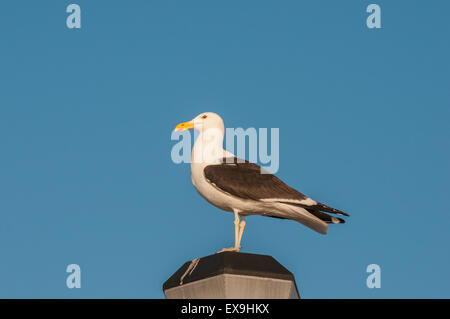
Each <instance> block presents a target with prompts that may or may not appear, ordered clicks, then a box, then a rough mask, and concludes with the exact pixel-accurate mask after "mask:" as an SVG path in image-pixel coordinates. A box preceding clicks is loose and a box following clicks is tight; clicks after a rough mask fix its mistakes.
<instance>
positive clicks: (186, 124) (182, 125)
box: [175, 121, 194, 132]
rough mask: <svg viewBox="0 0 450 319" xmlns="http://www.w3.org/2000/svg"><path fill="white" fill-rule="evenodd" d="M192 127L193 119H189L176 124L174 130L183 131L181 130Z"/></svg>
mask: <svg viewBox="0 0 450 319" xmlns="http://www.w3.org/2000/svg"><path fill="white" fill-rule="evenodd" d="M193 128H194V122H193V121H189V122H183V123H180V124H178V125H177V126H176V127H175V131H177V132H183V131H186V130H190V129H193Z"/></svg>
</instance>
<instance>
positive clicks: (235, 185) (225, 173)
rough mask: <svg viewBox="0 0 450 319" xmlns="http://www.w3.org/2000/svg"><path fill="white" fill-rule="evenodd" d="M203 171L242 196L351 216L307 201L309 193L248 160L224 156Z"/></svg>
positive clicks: (232, 193)
mask: <svg viewBox="0 0 450 319" xmlns="http://www.w3.org/2000/svg"><path fill="white" fill-rule="evenodd" d="M203 172H204V175H205V178H206V179H207V180H208V182H209V183H211V184H213V185H214V186H215V187H217V188H218V189H220V190H222V191H224V192H226V193H228V194H230V195H233V196H236V197H239V198H243V199H252V200H264V199H266V200H267V199H271V200H273V199H276V201H277V202H280V203H286V204H290V205H295V206H300V207H304V208H305V209H307V210H308V211H326V212H330V213H335V214H340V215H346V216H348V215H347V214H346V213H344V212H341V211H339V210H337V209H334V208H331V207H328V206H326V205H323V204H321V203H318V202H312V201H308V199H309V198H308V197H307V196H305V195H304V194H302V193H300V192H299V191H297V190H295V189H294V188H292V187H290V186H289V185H287V184H285V183H284V182H283V181H281V180H280V179H279V178H278V177H276V176H275V175H273V174H262V173H261V167H260V166H258V165H256V164H254V163H250V162H248V161H244V160H241V159H237V158H224V159H223V161H222V163H221V164H214V165H208V166H206V167H205V169H204V171H203ZM302 201H303V203H302ZM311 202H312V203H314V204H312V203H311Z"/></svg>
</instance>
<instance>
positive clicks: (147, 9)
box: [0, 0, 450, 298]
mask: <svg viewBox="0 0 450 319" xmlns="http://www.w3.org/2000/svg"><path fill="white" fill-rule="evenodd" d="M72 2H74V3H77V4H79V5H80V6H81V9H82V28H81V30H70V29H68V28H67V27H66V23H65V20H66V17H67V15H68V14H67V13H66V12H65V9H66V6H67V5H68V4H70V3H72ZM72 2H71V1H61V0H58V1H57V0H53V1H49V0H45V1H17V0H15V1H12V0H9V1H2V3H1V5H0V12H1V13H0V40H1V44H0V48H1V49H0V147H1V151H0V152H1V156H0V197H1V198H0V254H1V257H0V258H1V262H0V297H16V298H17V297H27V298H41V297H44V298H49V297H57V298H79V297H82V298H161V297H163V293H162V289H161V286H162V284H163V282H164V281H165V280H166V279H167V278H168V277H169V276H170V275H171V274H172V273H173V272H174V271H175V270H177V269H178V267H180V266H181V265H182V264H183V263H184V262H185V261H187V260H191V259H193V258H196V257H201V256H206V255H209V254H211V253H213V252H215V251H217V250H219V249H221V248H223V247H228V246H231V245H232V244H233V217H232V215H231V214H230V213H226V212H222V211H220V210H219V209H217V208H215V207H212V206H211V205H209V204H208V203H206V201H205V200H204V199H203V198H201V197H200V196H199V195H198V194H197V193H196V191H195V189H194V188H193V186H192V184H191V181H190V176H189V166H188V165H175V164H174V163H173V162H172V161H171V158H170V151H171V148H172V146H173V145H174V144H175V143H174V142H173V141H171V140H170V134H171V131H172V130H173V128H174V126H175V125H176V124H177V123H179V122H181V121H186V120H190V119H191V118H193V117H194V116H195V115H197V114H198V113H200V112H203V111H213V112H216V113H219V114H220V115H221V116H222V117H223V118H224V120H225V125H226V126H228V127H244V128H246V127H256V128H259V127H269V128H270V127H278V128H280V170H279V172H278V176H279V177H280V178H282V179H283V180H285V181H286V182H287V183H289V184H290V185H292V186H294V187H296V188H298V189H299V190H300V191H302V192H304V193H306V194H308V195H310V196H311V197H313V198H314V199H317V200H319V201H322V202H324V203H327V204H329V205H331V206H335V207H337V208H340V209H342V210H345V211H347V212H348V213H350V214H351V217H350V218H349V219H347V221H348V223H346V224H344V225H334V227H330V231H329V234H328V235H326V236H323V235H319V234H317V233H315V232H313V231H311V230H309V229H307V228H305V227H304V226H302V225H300V224H298V223H296V222H291V221H284V220H277V219H271V218H264V217H260V216H255V217H249V218H248V219H247V228H246V231H245V233H244V238H243V251H244V252H252V253H261V254H269V255H272V256H274V257H275V258H276V259H277V260H278V261H280V262H281V263H282V264H283V265H285V266H286V267H287V268H288V269H290V270H291V271H292V272H293V273H294V274H295V276H296V279H297V283H298V286H299V289H300V292H301V294H302V296H303V297H305V298H350V297H351V298H400V297H405V298H419V297H425V298H430V297H437V298H442V297H447V298H448V297H450V290H449V287H448V283H449V282H450V272H449V268H450V253H449V248H448V244H449V242H450V235H449V226H450V212H449V202H448V194H449V188H450V187H449V186H450V166H449V163H450V149H449V138H450V133H449V128H448V120H449V117H450V89H449V84H450V60H449V57H450V40H449V39H450V38H449V34H450V20H449V19H448V13H449V12H450V4H449V2H448V1H432V2H431V3H430V2H427V1H424V0H422V1H409V0H408V1H399V0H398V1H356V0H353V1H331V0H330V1H313V0H309V1H273V0H271V1H261V0H258V1H250V0H246V1H218V0H214V1H211V0H204V1H197V0H190V1H143V0H142V1H131V2H126V1H100V0H97V1H86V0H83V1H81V0H77V1H75V0H74V1H72ZM370 3H377V4H379V5H380V6H381V9H382V29H380V30H369V29H368V28H367V27H366V24H365V19H366V17H367V15H368V14H367V13H366V10H365V9H366V7H367V5H368V4H370ZM72 263H76V264H79V265H80V267H81V272H82V288H81V289H68V288H67V287H66V283H65V281H66V275H67V273H66V272H65V270H66V266H67V265H68V264H72ZM372 263H376V264H378V265H380V266H381V271H382V278H381V288H380V289H372V290H371V289H368V288H367V287H366V277H367V273H366V272H365V271H366V267H367V265H369V264H372Z"/></svg>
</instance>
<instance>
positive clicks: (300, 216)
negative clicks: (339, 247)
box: [175, 112, 349, 253]
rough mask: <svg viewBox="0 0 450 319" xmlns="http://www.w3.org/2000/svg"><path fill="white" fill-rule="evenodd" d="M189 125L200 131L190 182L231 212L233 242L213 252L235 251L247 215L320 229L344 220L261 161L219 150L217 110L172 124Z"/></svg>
mask: <svg viewBox="0 0 450 319" xmlns="http://www.w3.org/2000/svg"><path fill="white" fill-rule="evenodd" d="M190 129H194V130H196V131H198V132H199V135H198V137H197V139H196V141H195V144H194V147H193V148H192V152H191V164H190V165H191V180H192V184H193V185H194V187H195V189H196V190H197V192H198V193H199V194H200V195H201V196H202V197H204V198H205V199H206V200H207V201H208V202H209V203H211V204H212V205H214V206H216V207H218V208H220V209H222V210H224V211H228V212H233V213H234V247H230V248H224V249H222V250H220V251H218V253H220V252H224V251H235V252H239V251H240V249H241V240H242V235H243V233H244V228H245V225H246V222H245V218H246V217H247V216H250V215H262V216H268V217H275V218H282V219H289V220H294V221H297V222H300V223H301V224H303V225H305V226H307V227H309V228H310V229H312V230H314V231H316V232H318V233H320V234H326V233H327V231H328V224H341V223H344V222H345V221H344V220H343V219H341V218H338V217H334V216H331V215H329V214H327V213H331V214H335V215H340V216H349V215H348V214H346V213H344V212H343V211H340V210H338V209H334V208H331V207H329V206H327V205H324V204H322V203H319V202H317V201H315V200H313V199H311V198H309V197H307V196H305V195H304V194H302V193H300V192H299V191H297V190H295V189H294V188H292V187H290V186H289V185H287V184H285V183H284V182H283V181H281V180H280V179H279V178H277V177H276V176H275V175H273V174H270V173H268V172H267V171H265V170H264V169H263V168H261V167H260V166H258V165H256V164H254V163H251V162H249V161H246V160H244V159H240V158H237V157H236V156H235V155H234V154H233V153H231V152H229V151H227V150H224V149H223V139H224V131H225V130H224V123H223V120H222V118H221V117H220V116H219V115H217V114H215V113H212V112H206V113H201V114H200V115H198V116H196V117H195V118H194V119H193V120H191V121H188V122H183V123H180V124H178V125H177V126H176V127H175V131H177V132H183V131H186V130H190Z"/></svg>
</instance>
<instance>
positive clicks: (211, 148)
mask: <svg viewBox="0 0 450 319" xmlns="http://www.w3.org/2000/svg"><path fill="white" fill-rule="evenodd" d="M223 138H224V132H223V130H221V129H217V128H210V129H206V130H201V131H200V134H199V135H198V137H197V140H196V141H195V144H194V147H193V148H192V155H191V162H192V163H208V164H209V163H219V162H220V161H221V160H222V158H223V157H224V155H225V151H224V149H223Z"/></svg>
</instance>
